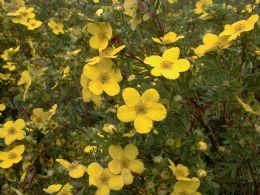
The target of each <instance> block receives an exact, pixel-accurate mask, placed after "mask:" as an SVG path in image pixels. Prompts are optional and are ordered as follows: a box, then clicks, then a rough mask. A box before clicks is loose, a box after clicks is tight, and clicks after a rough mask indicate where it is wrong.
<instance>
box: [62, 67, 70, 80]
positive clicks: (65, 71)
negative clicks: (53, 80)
mask: <svg viewBox="0 0 260 195" xmlns="http://www.w3.org/2000/svg"><path fill="white" fill-rule="evenodd" d="M69 74H70V67H69V66H66V67H65V68H64V69H63V74H62V78H66V77H68V76H69Z"/></svg>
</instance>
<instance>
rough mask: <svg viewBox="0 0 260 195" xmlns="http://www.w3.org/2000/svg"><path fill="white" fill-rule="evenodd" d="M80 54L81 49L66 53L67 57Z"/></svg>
mask: <svg viewBox="0 0 260 195" xmlns="http://www.w3.org/2000/svg"><path fill="white" fill-rule="evenodd" d="M80 52H81V49H76V50H74V51H67V53H66V54H67V55H69V56H76V55H78V54H79V53H80Z"/></svg>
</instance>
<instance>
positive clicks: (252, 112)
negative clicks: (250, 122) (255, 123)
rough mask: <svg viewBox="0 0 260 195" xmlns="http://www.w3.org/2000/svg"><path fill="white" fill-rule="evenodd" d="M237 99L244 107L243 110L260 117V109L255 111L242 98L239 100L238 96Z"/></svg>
mask: <svg viewBox="0 0 260 195" xmlns="http://www.w3.org/2000/svg"><path fill="white" fill-rule="evenodd" d="M236 99H237V101H238V103H239V104H240V105H241V106H242V108H243V109H244V110H245V111H246V112H248V113H250V114H254V115H257V116H260V110H259V109H258V110H257V111H254V110H253V109H252V107H251V106H250V105H249V104H246V103H245V102H244V101H243V100H242V99H241V98H239V97H238V96H236Z"/></svg>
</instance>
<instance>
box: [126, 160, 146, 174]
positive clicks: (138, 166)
mask: <svg viewBox="0 0 260 195" xmlns="http://www.w3.org/2000/svg"><path fill="white" fill-rule="evenodd" d="M129 168H130V170H131V171H133V172H135V173H138V174H141V173H142V172H143V171H144V164H143V163H142V162H141V161H140V160H132V161H131V162H130V165H129Z"/></svg>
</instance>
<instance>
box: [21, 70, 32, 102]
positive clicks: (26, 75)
mask: <svg viewBox="0 0 260 195" xmlns="http://www.w3.org/2000/svg"><path fill="white" fill-rule="evenodd" d="M31 84H32V77H31V74H30V72H29V71H28V70H25V71H23V72H22V74H21V78H20V80H19V81H18V85H25V91H24V96H23V100H25V96H26V94H27V92H28V90H29V87H30V86H31Z"/></svg>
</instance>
